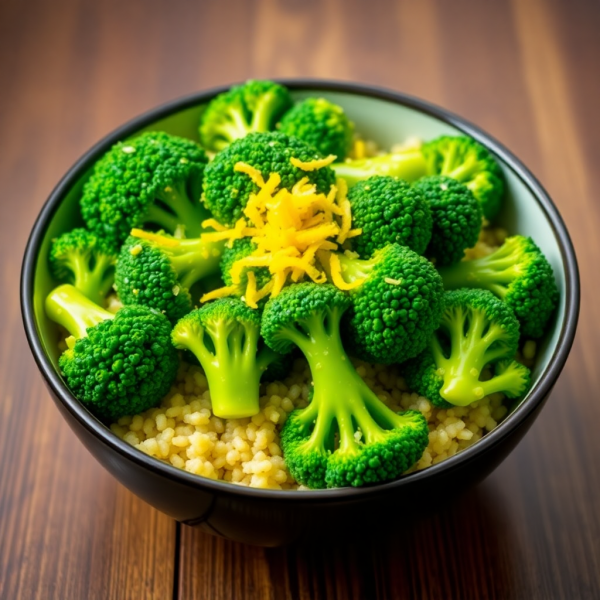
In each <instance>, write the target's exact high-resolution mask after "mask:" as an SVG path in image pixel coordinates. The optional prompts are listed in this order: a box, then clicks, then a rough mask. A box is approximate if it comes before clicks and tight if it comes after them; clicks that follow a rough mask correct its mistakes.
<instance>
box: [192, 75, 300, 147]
mask: <svg viewBox="0 0 600 600" xmlns="http://www.w3.org/2000/svg"><path fill="white" fill-rule="evenodd" d="M291 105H292V99H291V97H290V93H289V91H288V89H287V88H286V87H284V86H282V85H279V84H278V83H274V82H272V81H247V82H246V83H245V84H243V85H236V86H233V87H232V88H231V89H229V90H228V91H227V92H223V93H222V94H219V95H218V96H216V97H215V98H214V99H213V100H211V101H210V102H209V104H208V106H207V107H206V110H205V111H204V112H203V113H202V116H201V117H200V141H201V143H202V145H203V146H204V147H205V148H207V149H208V150H211V151H212V152H219V151H221V150H223V148H226V147H227V146H229V144H231V142H233V141H234V140H237V139H239V138H243V137H245V136H246V135H248V134H249V133H253V132H265V131H272V130H273V129H275V124H276V123H277V121H278V120H279V117H280V116H281V115H282V114H283V113H284V112H285V111H286V110H288V109H289V107H290V106H291Z"/></svg>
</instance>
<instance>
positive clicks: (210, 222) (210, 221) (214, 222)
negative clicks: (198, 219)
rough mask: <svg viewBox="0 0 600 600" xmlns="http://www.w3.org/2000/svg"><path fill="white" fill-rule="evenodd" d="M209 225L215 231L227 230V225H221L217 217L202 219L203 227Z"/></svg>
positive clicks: (206, 227)
mask: <svg viewBox="0 0 600 600" xmlns="http://www.w3.org/2000/svg"><path fill="white" fill-rule="evenodd" d="M209 227H212V229H214V230H215V231H227V227H225V225H221V223H219V221H217V220H216V219H205V220H204V221H202V228H203V229H208V228H209Z"/></svg>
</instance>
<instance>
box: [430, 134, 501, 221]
mask: <svg viewBox="0 0 600 600" xmlns="http://www.w3.org/2000/svg"><path fill="white" fill-rule="evenodd" d="M422 151H423V155H424V156H425V157H426V158H427V162H428V164H429V167H428V172H429V174H431V175H446V176H447V177H451V178H452V179H456V180H457V181H460V182H461V183H464V184H465V185H466V186H467V187H468V188H469V189H470V190H471V191H472V192H473V195H474V196H475V198H477V200H478V201H479V203H480V204H481V209H482V211H483V216H484V217H485V218H486V219H488V220H490V221H491V220H492V219H493V218H494V217H495V216H496V215H497V214H498V212H499V210H500V208H501V206H502V199H503V197H504V187H505V185H504V175H503V174H502V170H501V169H500V166H499V165H498V163H497V162H496V159H495V158H494V157H493V156H492V154H491V153H490V151H489V150H488V149H487V148H485V147H484V146H482V145H481V144H480V143H479V142H476V141H475V140H474V139H473V138H470V137H467V136H449V135H446V136H442V137H439V138H436V139H435V140H432V141H430V142H427V143H426V144H423V147H422Z"/></svg>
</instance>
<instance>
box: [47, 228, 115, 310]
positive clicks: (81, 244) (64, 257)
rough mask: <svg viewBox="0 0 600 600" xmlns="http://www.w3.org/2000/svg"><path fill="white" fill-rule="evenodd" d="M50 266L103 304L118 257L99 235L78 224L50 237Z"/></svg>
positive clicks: (110, 286)
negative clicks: (56, 235) (70, 229)
mask: <svg viewBox="0 0 600 600" xmlns="http://www.w3.org/2000/svg"><path fill="white" fill-rule="evenodd" d="M49 261H50V270H51V271H52V274H53V275H54V277H56V278H57V279H58V280H60V281H67V282H68V283H72V284H73V285H74V286H75V287H76V288H77V289H78V290H80V291H81V292H83V293H84V294H85V295H86V296H87V297H88V298H89V299H90V300H92V301H93V302H95V303H96V304H100V305H102V304H103V303H104V300H105V298H106V294H108V292H109V291H110V289H111V288H112V284H113V281H114V278H115V277H114V275H115V268H114V267H115V263H116V262H117V257H116V255H115V254H113V252H112V251H111V249H110V248H108V247H107V246H106V244H105V243H104V242H103V240H102V239H101V238H98V236H96V235H95V234H93V233H92V232H91V231H88V230H87V229H83V228H82V227H78V228H77V229H73V230H72V231H69V232H67V233H63V234H62V235H61V236H59V237H58V238H56V239H54V240H52V247H51V248H50V256H49Z"/></svg>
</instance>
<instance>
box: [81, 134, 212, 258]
mask: <svg viewBox="0 0 600 600" xmlns="http://www.w3.org/2000/svg"><path fill="white" fill-rule="evenodd" d="M206 162H207V158H206V154H205V153H204V150H203V149H202V148H201V147H200V146H199V145H198V144H196V143H195V142H193V141H191V140H187V139H184V138H180V137H177V136H174V135H169V134H168V133H164V132H162V131H150V132H147V133H142V134H141V135H139V136H138V137H136V138H133V139H131V140H127V141H126V142H119V143H118V144H115V145H114V146H113V147H112V148H111V149H110V150H109V151H108V152H107V153H106V154H105V155H104V156H103V157H102V158H101V159H100V160H99V161H98V162H97V163H96V164H95V166H94V170H93V172H92V175H91V177H90V179H89V180H88V181H87V183H86V184H85V186H84V188H83V195H82V197H81V213H82V215H83V218H84V220H85V222H86V224H87V226H88V228H89V229H90V230H91V231H93V232H94V233H95V234H96V235H97V236H98V237H99V238H101V239H105V240H106V242H107V243H108V244H110V246H111V247H112V248H114V249H116V250H117V251H118V248H120V246H121V244H122V243H123V242H124V241H125V240H126V239H127V236H128V235H129V232H130V231H131V229H132V228H133V227H139V226H142V225H150V224H151V225H156V226H158V228H160V229H164V230H165V231H167V232H169V233H175V231H176V230H177V229H179V228H181V227H184V228H185V233H186V235H188V236H189V237H194V236H197V235H199V234H200V233H201V231H202V227H201V224H202V221H203V220H204V219H206V218H207V217H208V216H209V215H208V213H207V211H206V209H205V208H204V207H203V206H202V204H201V203H200V195H201V192H202V176H203V173H204V167H205V166H206Z"/></svg>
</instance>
